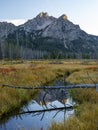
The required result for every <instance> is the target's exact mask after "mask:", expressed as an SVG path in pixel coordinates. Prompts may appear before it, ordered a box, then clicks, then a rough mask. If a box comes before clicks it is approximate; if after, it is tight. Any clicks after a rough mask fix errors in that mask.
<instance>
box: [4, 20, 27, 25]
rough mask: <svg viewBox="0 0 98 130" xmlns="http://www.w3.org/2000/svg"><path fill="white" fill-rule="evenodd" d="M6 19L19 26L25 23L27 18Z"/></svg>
mask: <svg viewBox="0 0 98 130" xmlns="http://www.w3.org/2000/svg"><path fill="white" fill-rule="evenodd" d="M4 21H6V22H8V23H13V24H14V25H16V26H18V25H21V24H24V23H25V22H26V21H27V20H26V19H7V20H4Z"/></svg>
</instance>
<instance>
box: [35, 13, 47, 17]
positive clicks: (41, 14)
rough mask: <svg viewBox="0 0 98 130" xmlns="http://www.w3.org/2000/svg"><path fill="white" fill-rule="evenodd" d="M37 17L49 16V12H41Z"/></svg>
mask: <svg viewBox="0 0 98 130" xmlns="http://www.w3.org/2000/svg"><path fill="white" fill-rule="evenodd" d="M37 17H38V18H39V17H40V18H43V17H49V15H48V13H47V12H41V13H39V14H38V15H37Z"/></svg>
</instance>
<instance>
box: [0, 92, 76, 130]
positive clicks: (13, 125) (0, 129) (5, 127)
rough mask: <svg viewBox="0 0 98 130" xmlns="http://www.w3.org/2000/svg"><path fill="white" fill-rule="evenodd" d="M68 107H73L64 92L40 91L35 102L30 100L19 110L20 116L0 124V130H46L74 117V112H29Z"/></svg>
mask: <svg viewBox="0 0 98 130" xmlns="http://www.w3.org/2000/svg"><path fill="white" fill-rule="evenodd" d="M70 105H74V102H73V101H72V98H71V97H70V96H69V94H68V93H67V92H65V90H47V91H42V92H41V93H40V94H39V95H38V97H37V98H36V99H35V100H31V101H30V102H29V103H28V104H27V105H26V106H24V107H23V108H22V109H21V111H20V114H18V115H14V116H12V117H10V118H9V119H8V120H6V121H5V122H3V123H0V130H47V129H48V127H49V126H50V125H51V124H52V123H53V122H57V123H58V122H65V121H66V120H67V119H68V118H69V117H71V116H73V115H74V110H73V109H63V110H59V109H57V110H53V111H46V112H40V111H39V112H31V113H30V111H35V110H43V109H50V108H59V107H64V106H70ZM25 112H26V113H25ZM64 124H65V123H64Z"/></svg>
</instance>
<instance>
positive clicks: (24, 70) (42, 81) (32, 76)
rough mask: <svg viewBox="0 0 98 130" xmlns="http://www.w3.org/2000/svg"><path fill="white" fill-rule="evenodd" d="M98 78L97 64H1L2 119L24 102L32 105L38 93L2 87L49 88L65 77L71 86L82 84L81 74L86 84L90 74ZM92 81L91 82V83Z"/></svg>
mask: <svg viewBox="0 0 98 130" xmlns="http://www.w3.org/2000/svg"><path fill="white" fill-rule="evenodd" d="M87 70H88V72H89V75H90V76H92V77H94V80H95V77H96V81H97V74H98V67H97V63H96V62H91V61H90V62H89V63H88V64H83V63H82V62H81V61H77V60H74V61H73V60H70V61H64V60H60V61H59V62H57V61H55V62H54V61H53V60H52V61H49V60H47V61H41V60H40V61H1V62H0V99H1V100H0V107H1V108H2V109H1V110H0V117H1V116H2V115H4V114H6V113H8V112H10V111H12V110H14V109H16V108H19V107H20V106H21V105H22V104H23V103H24V102H28V101H29V100H30V99H31V98H33V97H34V95H35V94H36V93H37V91H35V90H32V91H30V90H28V91H27V90H16V89H9V88H2V84H9V85H17V86H32V87H33V86H41V85H48V84H49V83H50V82H52V81H53V80H55V79H56V78H59V77H62V78H63V76H64V74H65V73H69V76H68V75H67V76H68V77H66V78H67V81H68V82H70V83H81V80H80V78H79V75H81V76H82V77H83V79H84V80H85V81H86V78H87V76H88V75H87V74H86V73H85V71H87ZM88 82H90V80H89V81H88Z"/></svg>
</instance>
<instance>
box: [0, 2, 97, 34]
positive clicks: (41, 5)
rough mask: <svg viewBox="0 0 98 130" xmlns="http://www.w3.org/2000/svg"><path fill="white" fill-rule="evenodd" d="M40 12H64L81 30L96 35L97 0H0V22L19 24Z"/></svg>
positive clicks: (52, 13) (59, 14)
mask: <svg viewBox="0 0 98 130" xmlns="http://www.w3.org/2000/svg"><path fill="white" fill-rule="evenodd" d="M40 12H48V14H49V15H50V16H51V15H52V16H54V17H56V18H58V17H60V16H61V15H62V14H66V15H67V16H68V19H69V20H70V21H71V22H73V23H74V24H78V25H79V26H80V28H81V29H82V30H84V31H86V32H87V33H89V34H93V35H98V0H0V22H2V21H8V22H12V23H14V24H15V25H19V24H22V23H24V22H26V21H27V20H28V19H32V18H34V17H36V15H38V14H39V13H40Z"/></svg>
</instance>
